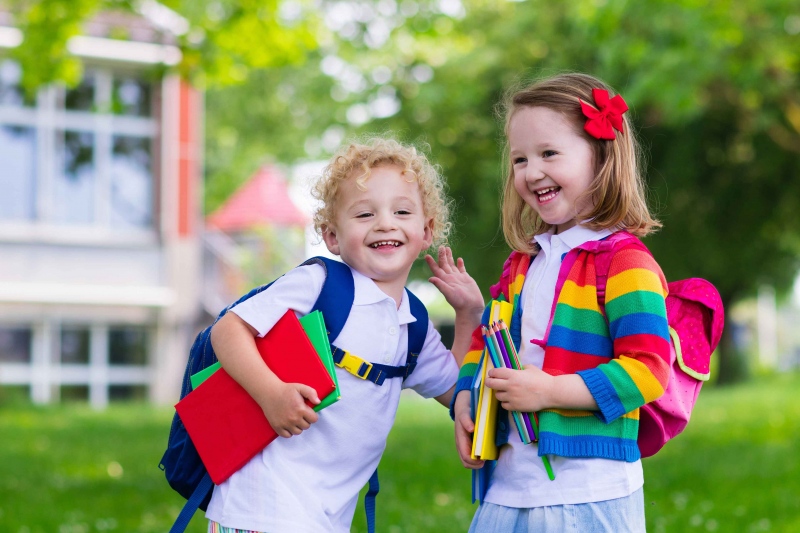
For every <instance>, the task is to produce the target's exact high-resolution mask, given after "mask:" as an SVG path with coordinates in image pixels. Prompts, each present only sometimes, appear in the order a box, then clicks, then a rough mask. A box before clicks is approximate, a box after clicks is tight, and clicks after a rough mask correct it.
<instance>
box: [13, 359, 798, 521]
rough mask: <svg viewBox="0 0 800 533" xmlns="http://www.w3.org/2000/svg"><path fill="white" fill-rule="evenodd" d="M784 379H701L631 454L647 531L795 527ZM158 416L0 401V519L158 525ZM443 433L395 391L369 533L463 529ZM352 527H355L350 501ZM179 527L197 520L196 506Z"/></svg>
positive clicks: (359, 515)
mask: <svg viewBox="0 0 800 533" xmlns="http://www.w3.org/2000/svg"><path fill="white" fill-rule="evenodd" d="M798 386H800V375H798V374H784V375H780V376H773V377H771V378H766V379H763V380H759V381H754V382H752V383H748V384H746V385H741V386H736V387H726V388H715V387H706V388H704V389H703V391H702V393H701V395H700V399H699V401H698V403H697V406H696V408H695V411H694V413H693V416H692V421H691V423H690V424H689V427H688V428H687V430H686V431H685V432H684V433H683V434H682V435H680V436H679V437H677V438H676V439H675V440H673V441H672V442H670V443H669V444H667V446H666V447H665V448H664V449H663V450H662V451H661V452H660V453H659V454H657V455H656V456H654V457H652V458H649V459H645V461H644V469H645V502H646V515H647V526H648V527H647V530H648V531H651V532H655V533H661V532H664V533H668V532H683V531H692V530H695V529H696V530H698V531H700V530H702V531H754V532H755V531H767V530H769V531H774V532H787V533H788V532H791V531H797V530H798V528H800V518H799V517H800V503H798V502H800V457H798V455H797V450H796V444H797V442H798V441H799V440H800V422H798V421H800V404H799V403H798V402H797V401H795V397H796V391H797V388H798ZM171 416H172V410H171V409H164V408H153V407H148V406H143V405H139V404H127V405H125V404H115V405H112V406H111V407H110V408H109V409H107V410H106V411H103V412H96V411H92V410H90V409H89V408H88V407H85V406H82V405H76V404H73V405H64V406H59V407H47V408H34V407H31V406H25V405H14V406H9V405H8V404H5V403H4V404H3V406H2V407H0V435H2V436H3V446H2V447H0V529H2V530H4V531H15V532H18V531H28V532H29V533H51V532H53V531H84V532H87V533H89V532H103V531H124V532H133V531H136V532H154V533H155V532H163V531H166V530H167V529H168V528H169V526H170V525H171V523H172V521H173V520H174V518H175V517H176V516H177V514H178V512H179V510H180V507H181V506H182V504H183V500H182V499H181V497H180V496H179V495H178V494H177V493H175V492H173V491H172V490H171V489H170V488H169V487H168V485H167V483H166V481H165V479H164V476H163V473H162V472H161V471H160V470H159V469H158V468H157V466H156V465H157V464H158V461H159V459H160V457H161V454H162V452H163V450H164V447H165V446H166V439H167V434H168V432H169V423H170V418H171ZM452 439H453V437H452V422H451V421H450V419H449V417H448V416H447V411H446V409H444V408H442V407H441V406H440V405H439V404H437V403H436V402H434V401H422V400H419V399H417V398H416V397H413V396H412V397H404V398H403V400H402V401H401V404H400V409H399V411H398V415H397V421H396V424H395V427H394V429H393V430H392V433H391V434H390V436H389V442H388V445H387V449H386V452H385V454H384V458H383V460H382V462H381V468H380V480H381V492H380V494H379V496H378V499H377V506H378V513H377V514H378V530H379V531H389V532H397V533H402V532H429V531H437V532H442V533H445V532H451V531H452V532H463V531H466V530H467V527H468V524H469V522H470V520H471V519H472V514H473V513H474V510H475V506H474V505H471V504H470V503H469V496H470V488H469V479H470V477H469V473H468V472H467V471H466V470H464V469H463V468H462V467H461V465H460V462H459V461H458V458H457V456H456V454H455V450H454V445H453V441H452ZM556 475H558V473H557V472H556ZM545 488H546V487H545ZM352 530H353V531H354V532H363V531H366V521H365V519H364V514H363V505H362V502H361V501H360V502H359V505H358V509H357V510H356V515H355V520H354V522H353V529H352ZM189 531H191V532H194V533H201V532H204V531H206V522H205V520H204V518H203V516H202V513H198V514H197V515H196V516H195V518H194V520H193V521H192V523H191V524H190V528H189Z"/></svg>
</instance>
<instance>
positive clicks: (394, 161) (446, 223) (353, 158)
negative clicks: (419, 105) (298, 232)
mask: <svg viewBox="0 0 800 533" xmlns="http://www.w3.org/2000/svg"><path fill="white" fill-rule="evenodd" d="M384 165H394V166H397V167H399V168H401V169H403V171H402V173H403V175H404V176H409V180H408V181H409V182H412V181H416V182H417V184H418V186H419V191H420V196H421V197H422V209H423V211H424V214H425V217H426V218H429V219H432V221H433V223H432V226H433V228H432V233H433V243H432V247H437V246H439V245H440V244H445V243H446V242H447V237H448V235H449V234H450V229H451V225H452V224H451V222H450V199H449V198H447V195H446V193H445V182H444V179H443V178H442V176H441V175H440V173H439V171H438V170H437V168H436V167H435V166H434V165H432V164H431V163H430V161H428V158H427V157H426V156H425V154H424V153H422V151H421V150H418V149H417V148H416V147H414V146H411V145H405V144H402V143H400V142H398V141H396V140H394V139H389V138H385V137H369V138H367V139H364V140H362V141H358V142H355V141H354V142H351V143H350V144H348V145H345V146H342V148H340V149H339V151H338V152H337V153H336V154H334V156H333V157H332V158H331V161H330V163H328V165H327V166H326V167H325V169H324V170H323V171H322V175H321V176H320V177H319V179H318V180H317V182H316V183H315V184H314V186H313V188H312V190H311V194H312V196H313V197H314V198H315V199H316V200H319V201H320V206H319V207H318V208H317V210H316V212H315V213H314V229H315V230H316V231H317V233H318V234H319V235H322V234H323V233H324V232H325V230H326V229H327V228H328V227H329V226H332V225H333V221H334V220H335V219H336V214H337V211H336V210H337V207H338V201H339V194H340V191H341V184H342V183H343V182H344V181H346V180H347V179H349V178H351V177H355V179H356V184H357V186H358V187H359V188H360V189H362V190H364V189H365V188H366V185H365V183H366V181H367V180H368V179H369V176H370V170H371V169H373V168H376V167H379V166H384Z"/></svg>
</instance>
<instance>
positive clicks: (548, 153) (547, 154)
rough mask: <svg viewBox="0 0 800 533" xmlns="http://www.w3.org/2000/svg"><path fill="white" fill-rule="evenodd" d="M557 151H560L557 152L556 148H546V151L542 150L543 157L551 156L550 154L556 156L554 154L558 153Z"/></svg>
mask: <svg viewBox="0 0 800 533" xmlns="http://www.w3.org/2000/svg"><path fill="white" fill-rule="evenodd" d="M557 153H558V152H556V151H555V150H545V151H544V152H542V157H550V156H554V155H556V154H557Z"/></svg>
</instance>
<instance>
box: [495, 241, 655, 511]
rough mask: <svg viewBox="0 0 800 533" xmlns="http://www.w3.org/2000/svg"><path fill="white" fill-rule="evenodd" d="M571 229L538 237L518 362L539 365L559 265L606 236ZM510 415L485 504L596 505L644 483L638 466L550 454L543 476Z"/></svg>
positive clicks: (637, 463) (539, 461) (526, 285)
mask: <svg viewBox="0 0 800 533" xmlns="http://www.w3.org/2000/svg"><path fill="white" fill-rule="evenodd" d="M610 234H611V232H610V231H608V230H602V231H593V230H591V229H588V228H585V227H583V226H574V227H572V228H570V229H568V230H567V231H565V232H564V233H562V234H560V235H553V233H552V230H551V231H550V232H548V233H544V234H542V235H537V236H536V237H535V240H536V242H537V244H538V245H539V247H540V249H541V250H540V252H539V253H538V254H537V255H536V257H535V258H534V259H533V261H532V262H531V266H530V267H529V268H528V274H527V276H525V283H524V284H523V286H522V295H521V298H520V300H521V302H520V305H522V328H521V342H520V354H519V355H520V362H521V363H522V364H523V365H536V366H538V367H539V368H541V367H542V363H543V362H544V350H543V349H542V348H541V346H539V345H537V344H533V343H531V342H530V341H531V339H542V338H544V336H545V332H546V330H547V323H548V322H549V320H550V311H551V309H552V305H553V298H555V290H556V283H557V281H558V273H559V270H560V268H561V261H562V259H563V257H564V255H566V253H567V252H569V251H570V250H571V249H572V248H575V247H576V246H579V245H581V244H583V243H585V242H588V241H595V240H600V239H602V238H603V237H606V236H608V235H610ZM510 416H511V415H510V413H509V420H508V424H509V426H508V427H509V428H511V430H510V431H509V435H508V445H506V446H503V447H502V449H501V450H502V451H501V453H500V456H499V457H498V461H497V466H496V468H495V470H494V472H493V474H492V481H491V485H490V487H489V491H488V492H487V494H486V501H488V502H491V503H494V504H497V505H504V506H506V507H526V508H530V507H542V506H548V505H566V504H579V503H589V502H599V501H605V500H612V499H615V498H622V497H625V496H628V495H630V494H632V493H633V492H635V491H637V490H638V489H639V488H641V487H642V485H643V484H644V475H643V472H642V462H641V461H635V462H633V463H628V462H625V461H614V460H611V459H601V458H588V459H582V458H570V457H559V456H554V455H549V456H548V458H549V460H550V464H551V466H552V467H553V473H554V474H555V480H553V481H551V480H550V479H549V478H548V477H547V472H546V471H545V469H544V464H543V463H542V459H541V457H539V456H538V452H539V450H538V446H537V445H536V444H527V445H526V444H523V443H522V441H521V440H520V438H519V434H518V433H517V430H516V427H515V426H514V422H513V420H511V418H510Z"/></svg>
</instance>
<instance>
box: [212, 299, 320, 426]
mask: <svg viewBox="0 0 800 533" xmlns="http://www.w3.org/2000/svg"><path fill="white" fill-rule="evenodd" d="M256 335H258V332H257V331H256V330H255V329H254V328H253V327H252V326H250V325H249V324H248V323H247V322H245V321H244V320H242V319H241V318H240V317H239V316H238V315H237V314H236V313H235V312H228V313H226V314H225V316H223V317H222V318H221V319H220V320H219V321H218V322H217V323H216V324H214V326H213V327H212V328H211V345H212V346H213V347H214V353H216V355H217V359H219V362H220V364H221V365H222V367H223V368H224V369H225V371H226V372H227V373H228V374H229V375H230V376H231V377H232V378H233V379H234V380H235V381H236V382H237V383H239V385H241V386H242V388H244V390H246V391H247V393H248V394H249V395H250V396H252V397H253V399H254V400H255V401H256V402H257V403H258V405H259V406H260V407H261V410H262V411H264V415H265V416H266V417H267V420H268V421H269V423H270V425H271V426H272V428H273V429H274V430H275V432H276V433H278V435H280V436H281V437H291V436H292V435H299V434H300V433H301V432H302V431H303V430H305V429H308V428H309V426H310V425H311V424H312V423H314V422H316V421H317V418H318V417H317V414H316V413H315V412H314V410H313V409H311V408H310V407H309V406H308V405H307V404H306V403H305V400H306V399H308V400H309V401H310V402H311V403H312V404H314V405H316V404H318V403H319V402H320V400H319V398H318V397H317V393H316V391H315V390H314V389H313V388H312V387H309V386H308V385H303V384H300V383H284V382H283V381H281V380H280V379H279V378H278V377H277V376H276V375H275V374H274V373H273V372H272V370H270V369H269V367H268V366H267V365H265V364H264V361H263V359H261V355H260V354H259V353H258V349H257V348H256V344H255V336H256Z"/></svg>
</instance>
